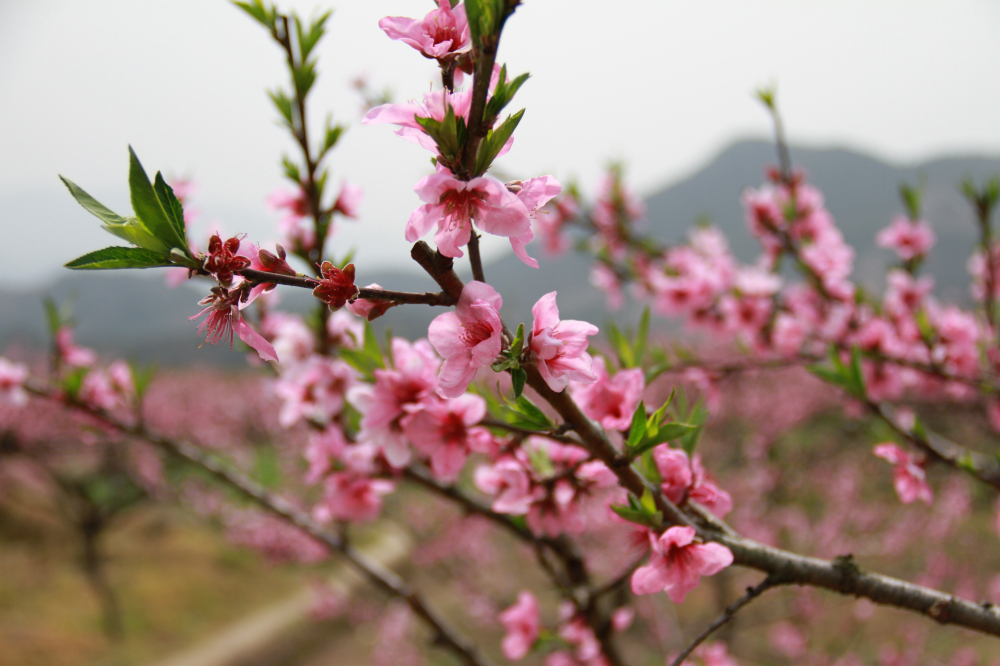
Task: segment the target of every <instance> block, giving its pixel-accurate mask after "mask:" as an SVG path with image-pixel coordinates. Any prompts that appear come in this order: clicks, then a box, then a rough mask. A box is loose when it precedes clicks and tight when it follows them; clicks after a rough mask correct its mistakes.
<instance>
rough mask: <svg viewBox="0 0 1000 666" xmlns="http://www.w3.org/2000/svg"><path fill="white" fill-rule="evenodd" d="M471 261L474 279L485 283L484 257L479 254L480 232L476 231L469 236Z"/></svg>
mask: <svg viewBox="0 0 1000 666" xmlns="http://www.w3.org/2000/svg"><path fill="white" fill-rule="evenodd" d="M469 263H470V264H471V265H472V279H473V280H477V281H479V282H484V283H485V282H486V274H485V273H484V272H483V259H482V257H480V256H479V234H477V233H475V232H473V233H472V235H470V236H469Z"/></svg>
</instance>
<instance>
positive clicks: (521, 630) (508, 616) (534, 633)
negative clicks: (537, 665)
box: [500, 590, 540, 661]
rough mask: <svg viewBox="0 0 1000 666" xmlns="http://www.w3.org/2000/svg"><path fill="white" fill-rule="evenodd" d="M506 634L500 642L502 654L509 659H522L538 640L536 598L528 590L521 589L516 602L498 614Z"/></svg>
mask: <svg viewBox="0 0 1000 666" xmlns="http://www.w3.org/2000/svg"><path fill="white" fill-rule="evenodd" d="M500 622H501V623H503V626H504V629H505V630H506V632H507V635H505V636H504V637H503V641H501V643H500V649H501V650H502V651H503V656H505V657H507V658H508V659H510V660H511V661H518V660H520V659H524V657H525V656H527V654H528V652H529V651H531V646H532V645H534V644H535V641H536V640H538V631H539V628H540V619H539V610H538V600H537V599H535V595H533V594H532V593H531V592H529V591H528V590H521V593H520V594H518V595H517V603H516V604H514V605H513V606H511V607H510V608H508V609H507V610H505V611H504V612H503V613H501V614H500Z"/></svg>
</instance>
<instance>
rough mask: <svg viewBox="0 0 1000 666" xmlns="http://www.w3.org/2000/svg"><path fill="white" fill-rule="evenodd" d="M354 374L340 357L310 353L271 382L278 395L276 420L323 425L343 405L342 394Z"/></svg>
mask: <svg viewBox="0 0 1000 666" xmlns="http://www.w3.org/2000/svg"><path fill="white" fill-rule="evenodd" d="M355 377H356V373H355V371H354V369H353V368H351V367H350V366H349V365H347V363H345V362H344V361H342V360H340V359H329V358H325V357H323V356H316V355H314V356H310V357H309V358H308V359H307V360H306V361H305V362H303V363H300V364H298V365H295V366H292V367H291V368H289V369H288V370H287V371H285V372H284V373H283V374H282V376H281V379H280V380H278V382H277V384H276V385H275V389H274V390H275V393H277V394H278V397H280V398H282V400H283V404H282V406H281V413H280V414H279V417H278V420H279V423H281V425H282V426H284V427H286V428H287V427H289V426H292V425H294V424H295V423H297V422H298V421H299V420H300V419H309V420H310V421H313V422H315V423H322V424H325V423H327V422H329V421H330V419H332V418H333V417H334V416H336V415H338V414H340V412H341V410H343V408H344V402H345V395H346V393H347V391H349V390H350V388H351V387H352V386H353V384H354V382H355Z"/></svg>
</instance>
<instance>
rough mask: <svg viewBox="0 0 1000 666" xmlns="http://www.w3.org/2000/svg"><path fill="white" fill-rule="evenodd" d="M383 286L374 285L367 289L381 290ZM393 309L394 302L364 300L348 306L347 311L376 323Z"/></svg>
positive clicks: (357, 300)
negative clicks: (376, 320)
mask: <svg viewBox="0 0 1000 666" xmlns="http://www.w3.org/2000/svg"><path fill="white" fill-rule="evenodd" d="M381 288H382V286H381V285H379V284H376V283H374V282H373V283H372V284H370V285H368V286H367V287H365V289H381ZM391 307H392V301H369V300H365V299H364V298H359V299H356V300H355V301H354V302H353V303H348V304H347V310H348V312H350V313H351V314H353V315H356V316H358V317H361V318H362V319H367V320H368V321H374V320H375V319H378V318H379V317H381V316H382V315H384V314H385V313H386V312H388V310H389V308H391Z"/></svg>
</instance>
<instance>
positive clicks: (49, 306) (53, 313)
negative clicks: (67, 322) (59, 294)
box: [42, 296, 63, 338]
mask: <svg viewBox="0 0 1000 666" xmlns="http://www.w3.org/2000/svg"><path fill="white" fill-rule="evenodd" d="M42 307H44V308H45V321H46V323H47V324H48V325H49V335H51V336H52V337H53V338H55V336H56V333H58V332H59V329H60V328H62V325H63V318H62V313H61V312H60V311H59V306H58V305H56V302H55V301H54V300H52V297H51V296H45V297H44V298H42Z"/></svg>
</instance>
